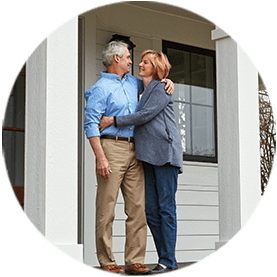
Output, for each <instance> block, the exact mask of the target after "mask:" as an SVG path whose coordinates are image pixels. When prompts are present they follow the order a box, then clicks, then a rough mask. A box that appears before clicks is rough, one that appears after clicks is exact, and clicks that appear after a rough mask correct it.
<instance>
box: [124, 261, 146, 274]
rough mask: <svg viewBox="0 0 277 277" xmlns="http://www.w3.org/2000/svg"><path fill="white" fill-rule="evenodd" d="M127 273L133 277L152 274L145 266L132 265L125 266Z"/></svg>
mask: <svg viewBox="0 0 277 277" xmlns="http://www.w3.org/2000/svg"><path fill="white" fill-rule="evenodd" d="M125 273H127V274H133V275H143V274H148V273H150V269H149V268H148V267H147V266H145V265H144V264H139V263H136V264H132V265H126V266H125Z"/></svg>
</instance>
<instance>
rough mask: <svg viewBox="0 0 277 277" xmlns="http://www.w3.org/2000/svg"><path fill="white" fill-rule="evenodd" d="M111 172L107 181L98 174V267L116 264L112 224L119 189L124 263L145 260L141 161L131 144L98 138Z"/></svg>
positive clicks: (144, 220) (144, 217)
mask: <svg viewBox="0 0 277 277" xmlns="http://www.w3.org/2000/svg"><path fill="white" fill-rule="evenodd" d="M101 144H102V148H103V150H104V153H105V155H106V157H107V159H108V161H109V164H110V167H111V170H112V173H110V177H109V179H108V180H104V178H102V177H101V176H99V175H98V174H97V182H98V187H97V196H96V249H97V257H98V261H99V263H100V265H101V266H106V265H109V264H116V261H115V258H114V255H113V253H112V226H113V220H114V208H115V205H116V201H117V196H118V192H119V188H121V191H122V195H123V198H124V202H125V214H126V215H127V219H126V243H125V265H131V264H134V263H144V256H145V250H146V237H147V223H146V216H145V187H144V172H143V166H142V163H141V162H139V161H138V160H137V159H136V158H135V152H134V143H129V142H127V141H119V140H112V139H101Z"/></svg>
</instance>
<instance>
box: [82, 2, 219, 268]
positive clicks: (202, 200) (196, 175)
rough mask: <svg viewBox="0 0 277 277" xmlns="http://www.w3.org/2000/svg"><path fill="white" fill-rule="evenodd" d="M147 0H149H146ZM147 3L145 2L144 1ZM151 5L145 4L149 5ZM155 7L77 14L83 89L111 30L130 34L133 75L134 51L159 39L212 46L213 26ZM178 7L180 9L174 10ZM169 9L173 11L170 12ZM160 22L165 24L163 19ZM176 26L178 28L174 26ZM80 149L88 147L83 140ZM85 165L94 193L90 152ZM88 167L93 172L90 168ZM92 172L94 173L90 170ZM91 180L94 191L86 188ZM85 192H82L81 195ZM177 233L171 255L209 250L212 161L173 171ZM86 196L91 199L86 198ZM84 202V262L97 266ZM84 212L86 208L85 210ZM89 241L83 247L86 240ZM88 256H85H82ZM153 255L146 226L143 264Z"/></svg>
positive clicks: (120, 240)
mask: <svg viewBox="0 0 277 277" xmlns="http://www.w3.org/2000/svg"><path fill="white" fill-rule="evenodd" d="M148 4H149V3H148ZM148 4H147V5H148ZM149 5H151V4H149ZM155 7H156V8H157V9H158V10H151V9H149V8H150V7H147V8H141V7H137V6H134V5H131V4H117V5H114V6H107V7H105V8H100V9H97V10H95V11H92V12H89V13H86V14H84V15H82V17H83V18H84V21H85V30H86V31H85V34H86V35H85V36H86V37H85V63H86V66H85V68H86V77H85V80H86V81H85V87H86V89H87V88H89V87H90V86H92V85H93V84H94V83H95V81H96V80H98V79H99V78H100V72H101V71H103V70H105V67H104V66H103V65H102V56H101V52H102V49H103V47H104V46H105V44H106V43H107V42H108V41H109V40H110V39H111V37H112V35H113V34H120V35H125V36H130V39H131V41H132V42H133V43H134V44H136V47H135V51H134V59H133V63H134V75H135V76H136V77H138V75H137V73H138V64H139V62H140V54H141V52H142V51H143V50H146V49H149V48H150V49H155V50H162V40H169V41H174V42H179V43H183V44H187V45H192V46H197V47H202V48H207V49H212V50H214V42H213V41H211V39H210V33H211V30H213V29H214V26H213V25H212V24H210V23H207V22H201V21H199V20H198V19H197V18H193V19H192V18H187V17H186V13H184V14H182V13H181V14H178V15H176V10H175V9H172V10H171V11H169V10H166V9H165V10H163V9H164V7H163V6H159V5H158V4H155ZM178 10H179V11H180V9H178ZM174 13H175V15H174ZM165 22H166V23H165ZM176 26H178V28H176ZM85 151H86V152H87V151H90V152H91V151H92V150H91V149H90V147H89V145H88V144H86V149H85ZM85 157H89V158H86V160H85V163H86V164H85V168H86V171H89V172H88V173H86V172H85V176H86V174H89V175H90V180H89V179H86V177H85V183H87V185H85V186H86V187H87V189H88V190H89V191H90V193H91V197H94V196H95V191H96V188H97V184H96V179H95V176H94V175H93V178H91V176H92V171H91V169H93V170H94V166H95V165H94V164H93V159H92V158H91V153H85ZM93 172H94V171H93ZM93 174H94V173H93ZM92 183H93V188H94V191H92V189H91V185H92ZM85 197H86V196H85ZM176 198H177V217H178V238H177V247H176V255H177V260H178V262H191V261H198V260H201V259H203V258H204V257H206V256H207V255H209V254H211V253H213V252H214V251H215V242H217V241H219V221H218V220H219V215H218V213H219V207H218V168H217V165H216V164H206V163H195V162H185V163H184V173H183V174H182V175H180V176H179V185H178V191H177V196H176ZM90 200H91V199H90ZM87 202H90V203H89V204H88V205H89V207H90V208H89V209H86V207H85V214H88V213H89V215H87V216H86V217H85V218H88V217H89V220H90V222H91V224H88V223H87V224H86V219H85V236H84V237H85V242H84V250H85V252H84V253H85V257H84V261H85V263H87V264H91V265H97V260H96V258H95V252H94V253H93V252H92V251H95V246H94V249H93V250H92V249H91V248H92V247H93V241H94V230H92V229H91V228H93V227H94V223H93V220H92V217H93V216H94V212H95V211H92V210H91V208H92V207H94V206H92V204H91V202H92V201H89V197H88V198H87ZM86 211H88V212H86ZM125 218H126V215H125V214H124V201H123V198H122V195H121V193H120V195H119V198H118V201H117V205H116V213H115V221H114V228H113V236H114V238H113V252H114V254H115V257H116V260H117V263H118V264H124V244H125ZM86 241H88V242H89V246H88V245H86ZM86 257H89V258H86ZM156 262H157V254H156V250H155V246H154V243H153V239H152V236H151V234H150V231H149V230H148V241H147V253H146V258H145V263H156Z"/></svg>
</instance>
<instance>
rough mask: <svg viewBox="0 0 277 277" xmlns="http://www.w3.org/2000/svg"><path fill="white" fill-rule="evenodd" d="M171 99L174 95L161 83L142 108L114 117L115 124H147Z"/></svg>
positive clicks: (123, 125) (118, 125) (122, 125)
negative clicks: (167, 92) (166, 90)
mask: <svg viewBox="0 0 277 277" xmlns="http://www.w3.org/2000/svg"><path fill="white" fill-rule="evenodd" d="M170 101H172V96H171V95H168V94H166V92H165V90H164V86H163V85H162V84H159V85H157V86H155V87H154V89H153V90H152V91H151V94H150V96H149V99H147V102H146V103H145V105H144V107H143V108H142V110H140V111H138V112H136V113H133V114H129V115H123V116H116V117H115V118H114V119H115V121H114V122H115V126H116V127H125V126H131V125H142V124H145V123H147V122H149V121H150V120H152V119H153V118H154V117H155V116H157V115H158V114H159V113H160V112H161V111H163V110H164V109H165V107H166V106H167V105H168V103H169V102H170Z"/></svg>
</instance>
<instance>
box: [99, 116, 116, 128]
mask: <svg viewBox="0 0 277 277" xmlns="http://www.w3.org/2000/svg"><path fill="white" fill-rule="evenodd" d="M113 124H114V118H113V117H107V116H103V117H102V118H101V120H100V123H99V131H100V132H102V131H103V130H104V129H106V128H107V127H109V126H111V125H113Z"/></svg>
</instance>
